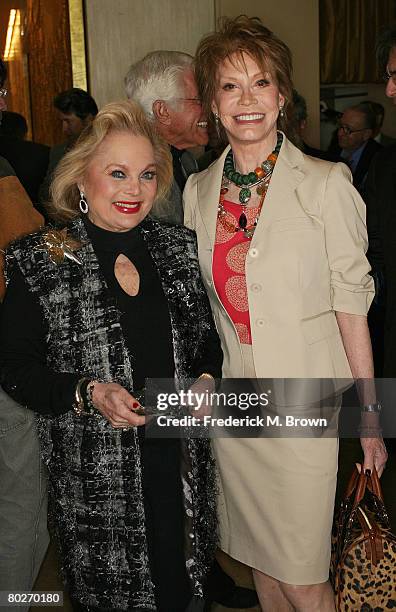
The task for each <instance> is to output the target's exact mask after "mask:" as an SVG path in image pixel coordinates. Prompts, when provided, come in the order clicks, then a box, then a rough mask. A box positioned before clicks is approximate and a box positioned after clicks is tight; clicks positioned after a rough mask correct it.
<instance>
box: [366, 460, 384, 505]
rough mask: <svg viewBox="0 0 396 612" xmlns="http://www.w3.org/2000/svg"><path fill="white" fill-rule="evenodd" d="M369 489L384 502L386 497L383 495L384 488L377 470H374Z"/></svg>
mask: <svg viewBox="0 0 396 612" xmlns="http://www.w3.org/2000/svg"><path fill="white" fill-rule="evenodd" d="M369 488H370V490H371V491H372V492H373V493H374V495H376V496H377V497H378V498H379V499H380V500H381V501H382V502H383V501H384V496H383V494H382V488H381V483H380V479H379V478H378V474H377V470H376V469H375V467H374V469H373V471H372V472H371V474H370V477H369Z"/></svg>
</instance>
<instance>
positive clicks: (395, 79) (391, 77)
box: [384, 69, 396, 85]
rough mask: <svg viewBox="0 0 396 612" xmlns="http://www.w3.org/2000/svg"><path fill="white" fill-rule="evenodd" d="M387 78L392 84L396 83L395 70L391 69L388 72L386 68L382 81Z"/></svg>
mask: <svg viewBox="0 0 396 612" xmlns="http://www.w3.org/2000/svg"><path fill="white" fill-rule="evenodd" d="M389 80H391V81H392V83H393V85H396V70H392V72H389V70H388V69H386V71H385V74H384V81H386V82H388V81H389Z"/></svg>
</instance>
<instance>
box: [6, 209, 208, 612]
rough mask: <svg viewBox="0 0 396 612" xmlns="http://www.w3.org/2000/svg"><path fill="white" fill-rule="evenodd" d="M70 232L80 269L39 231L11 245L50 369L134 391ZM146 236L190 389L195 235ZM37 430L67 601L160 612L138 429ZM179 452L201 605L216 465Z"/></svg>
mask: <svg viewBox="0 0 396 612" xmlns="http://www.w3.org/2000/svg"><path fill="white" fill-rule="evenodd" d="M67 229H68V233H69V235H70V236H72V237H74V238H75V239H76V240H78V241H79V242H80V243H81V244H82V246H81V247H80V248H79V249H78V251H77V252H76V254H77V255H78V258H79V259H80V260H81V263H80V264H78V263H76V262H73V261H71V260H70V259H64V261H63V262H62V263H60V264H55V263H53V262H52V261H51V259H50V258H49V254H48V250H47V249H45V248H43V231H41V232H37V233H36V234H32V235H30V236H27V237H25V238H23V239H21V240H19V241H17V242H15V243H13V244H12V245H11V246H10V248H9V250H8V253H7V265H8V272H9V273H10V271H11V269H12V266H15V265H17V266H18V267H19V269H20V270H21V271H22V273H23V275H24V277H25V279H26V281H27V284H28V287H29V289H30V291H32V292H33V293H34V294H36V295H37V297H38V300H39V302H40V304H41V307H42V310H43V313H44V316H45V319H46V323H47V325H48V335H47V338H46V342H47V364H48V367H49V368H51V369H52V370H53V371H55V372H69V373H70V372H73V373H79V374H81V376H83V375H87V376H89V377H94V378H96V379H99V380H102V381H104V382H107V381H116V382H118V383H120V384H121V385H123V386H125V387H126V388H127V389H129V390H131V391H132V390H133V355H130V354H129V353H128V351H127V349H126V346H125V340H124V337H123V334H122V330H121V326H120V313H119V312H118V310H117V307H116V304H115V301H114V300H113V299H112V297H111V296H110V295H109V292H108V290H107V287H106V283H105V281H104V278H103V277H102V275H101V272H100V269H99V263H98V260H97V257H96V255H95V252H94V250H93V247H92V244H91V242H90V240H89V238H88V236H87V233H86V230H85V227H84V224H83V222H82V220H81V219H80V218H78V219H76V220H74V221H72V222H71V223H70V224H69V225H68V226H67ZM141 229H142V233H143V237H144V240H145V241H146V244H147V246H148V249H149V252H150V254H151V256H152V258H153V260H154V261H155V263H156V266H157V269H158V272H159V276H160V279H161V282H162V286H163V290H164V293H165V296H166V298H167V300H168V305H169V312H170V317H171V325H172V335H173V347H174V360H175V368H176V373H175V374H176V377H177V378H178V379H179V380H183V379H185V378H186V377H189V376H192V371H191V370H192V364H193V362H194V359H195V358H196V357H197V356H198V355H199V353H200V351H202V350H203V347H204V343H205V338H206V337H207V334H208V333H210V332H213V321H212V316H211V312H210V306H209V303H208V300H207V297H206V294H205V290H204V288H203V285H202V282H201V279H200V273H199V265H198V260H197V251H196V240H195V234H194V233H193V232H191V231H190V230H188V229H186V228H183V227H174V226H170V225H164V224H160V223H158V222H157V221H154V220H153V219H150V218H146V219H145V220H144V221H143V222H142V224H141ZM44 231H45V230H44ZM153 324H154V325H155V322H153ZM37 421H38V430H39V435H40V440H41V444H42V450H43V457H44V461H45V463H46V465H47V466H48V470H49V476H50V491H51V497H52V508H53V519H54V524H55V528H56V531H57V534H58V536H59V542H60V546H61V549H62V559H63V572H64V576H65V580H66V582H67V585H68V588H69V590H70V592H71V594H72V596H73V597H75V599H77V600H78V601H79V602H80V603H82V604H83V605H85V606H88V608H91V607H92V609H94V608H96V607H99V608H104V609H118V610H131V609H137V610H155V609H156V607H155V600H154V594H153V585H152V582H151V577H150V571H149V564H148V555H147V542H146V536H145V529H144V520H143V517H144V506H143V497H142V482H141V480H142V473H141V458H140V450H139V443H138V439H137V433H136V430H135V429H130V430H128V431H125V432H122V431H120V430H116V429H113V428H112V427H111V425H110V424H109V423H108V422H107V421H106V420H105V419H98V418H85V419H81V418H78V417H77V416H76V415H75V413H74V412H73V411H72V410H71V411H69V412H68V413H66V414H64V415H62V416H60V417H48V418H46V417H43V416H39V415H38V416H37ZM182 444H183V461H182V465H183V469H182V481H183V490H184V502H185V517H186V529H185V533H186V538H185V541H186V559H187V569H188V573H189V576H190V578H191V582H192V590H193V593H194V596H195V597H197V598H198V599H199V598H201V597H202V584H203V581H204V578H205V574H206V572H207V569H208V565H209V563H210V560H211V557H212V554H213V549H214V545H215V539H216V525H215V476H214V466H213V461H212V457H211V453H210V446H209V442H208V441H207V440H203V439H187V440H184V441H182Z"/></svg>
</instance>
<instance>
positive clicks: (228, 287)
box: [213, 200, 259, 344]
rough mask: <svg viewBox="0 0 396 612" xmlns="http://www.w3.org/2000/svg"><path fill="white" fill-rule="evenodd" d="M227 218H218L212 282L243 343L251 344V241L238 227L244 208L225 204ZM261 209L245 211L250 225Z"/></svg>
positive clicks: (253, 208) (229, 203) (232, 203)
mask: <svg viewBox="0 0 396 612" xmlns="http://www.w3.org/2000/svg"><path fill="white" fill-rule="evenodd" d="M223 207H224V209H225V211H226V213H227V214H226V215H225V216H224V217H220V218H218V219H217V227H216V241H215V248H214V253H213V280H214V284H215V287H216V291H217V294H218V296H219V298H220V300H221V301H222V304H223V306H224V308H225V309H226V311H227V312H228V314H229V316H230V318H231V320H232V321H233V323H234V325H235V328H236V330H237V332H238V336H239V341H240V342H241V343H242V344H252V337H251V332H250V319H249V304H248V294H247V288H246V275H245V260H246V255H247V252H248V250H249V247H250V243H251V240H249V239H248V238H246V237H245V235H244V233H243V232H242V231H239V232H236V231H235V230H233V229H232V228H236V227H237V226H238V219H239V216H240V214H241V205H240V204H234V202H229V201H228V200H224V201H223ZM258 210H259V207H252V208H247V209H246V211H245V212H246V217H247V225H248V226H251V225H253V224H254V220H255V219H256V217H257V214H258Z"/></svg>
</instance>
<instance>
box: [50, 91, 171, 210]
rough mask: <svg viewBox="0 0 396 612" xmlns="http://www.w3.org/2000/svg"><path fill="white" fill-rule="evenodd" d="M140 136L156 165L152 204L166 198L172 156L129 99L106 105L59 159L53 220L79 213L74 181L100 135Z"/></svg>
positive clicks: (93, 150) (54, 190)
mask: <svg viewBox="0 0 396 612" xmlns="http://www.w3.org/2000/svg"><path fill="white" fill-rule="evenodd" d="M116 131H118V132H130V133H131V134H132V135H133V136H144V137H145V138H147V139H148V140H149V141H150V142H151V144H152V147H153V149H154V157H155V161H156V165H157V194H156V198H155V204H156V203H161V202H163V201H164V200H166V196H167V194H168V192H169V189H170V186H171V183H172V176H173V172H172V156H171V153H170V151H169V147H168V145H167V144H166V143H165V142H164V141H163V140H162V138H161V137H160V136H159V135H158V134H157V132H156V130H155V128H154V127H153V125H152V124H151V123H150V122H149V120H148V119H147V117H146V115H145V113H144V111H143V109H142V108H141V107H140V106H139V105H138V104H137V103H136V102H133V101H131V100H125V101H122V102H112V103H111V104H106V106H104V107H103V108H102V109H101V110H100V111H99V113H98V114H97V115H96V117H95V119H94V120H93V121H92V123H90V124H89V125H88V126H87V127H86V128H85V129H84V131H83V132H82V134H81V136H80V137H79V139H78V140H77V142H76V144H75V145H74V147H73V148H72V149H71V150H70V151H69V152H68V153H66V155H65V156H64V157H63V158H62V159H61V161H60V162H59V164H58V166H57V167H56V170H55V173H54V179H53V182H52V185H51V189H50V194H51V200H52V201H51V205H50V214H51V216H52V217H53V218H54V219H56V220H57V221H69V220H71V219H74V218H75V217H77V216H78V215H79V214H80V210H79V199H80V195H79V189H78V186H77V183H78V182H79V181H81V180H82V178H83V176H84V173H85V171H86V169H87V167H88V164H89V163H90V161H91V159H92V157H93V155H94V154H95V152H96V150H97V148H98V147H99V145H100V144H101V143H102V142H103V140H104V138H106V136H107V135H108V134H110V133H111V132H116Z"/></svg>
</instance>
